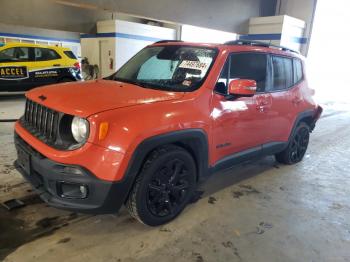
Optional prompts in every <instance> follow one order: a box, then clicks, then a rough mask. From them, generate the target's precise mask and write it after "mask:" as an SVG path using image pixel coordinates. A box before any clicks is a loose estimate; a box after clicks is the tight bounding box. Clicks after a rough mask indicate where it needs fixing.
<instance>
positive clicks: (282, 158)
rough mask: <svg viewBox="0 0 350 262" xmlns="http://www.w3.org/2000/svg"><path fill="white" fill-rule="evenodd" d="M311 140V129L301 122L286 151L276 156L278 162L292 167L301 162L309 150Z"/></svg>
mask: <svg viewBox="0 0 350 262" xmlns="http://www.w3.org/2000/svg"><path fill="white" fill-rule="evenodd" d="M309 138H310V127H309V126H308V125H307V124H306V123H304V122H301V123H300V124H299V125H298V127H297V128H296V130H295V132H294V134H293V135H292V137H291V139H290V141H289V144H288V146H287V148H286V149H284V150H283V151H282V152H280V153H278V154H276V155H275V158H276V160H277V161H278V162H280V163H283V164H287V165H292V164H296V163H298V162H300V161H301V160H302V159H303V157H304V155H305V153H306V150H307V147H308V144H309Z"/></svg>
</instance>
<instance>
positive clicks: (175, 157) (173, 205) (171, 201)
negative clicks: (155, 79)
mask: <svg viewBox="0 0 350 262" xmlns="http://www.w3.org/2000/svg"><path fill="white" fill-rule="evenodd" d="M195 186H196V164H195V162H194V160H193V157H192V156H191V154H190V153H189V152H188V151H186V150H185V149H183V148H182V147H179V146H175V145H167V146H163V147H161V148H159V149H156V150H155V151H153V152H152V153H151V155H150V156H149V157H148V158H147V160H146V161H145V163H144V165H143V168H142V170H141V172H140V174H139V176H138V177H137V179H136V182H135V185H134V186H133V188H132V190H131V193H130V195H129V198H128V200H127V203H126V207H127V209H128V210H129V213H130V214H131V215H132V216H133V217H134V218H136V219H137V220H139V221H140V222H141V223H143V224H146V225H149V226H158V225H162V224H165V223H167V222H169V221H171V220H172V219H174V218H175V217H176V216H177V215H179V214H180V213H181V211H182V210H183V209H184V208H185V206H186V205H187V203H188V202H189V201H190V199H191V197H192V195H193V192H194V189H195Z"/></svg>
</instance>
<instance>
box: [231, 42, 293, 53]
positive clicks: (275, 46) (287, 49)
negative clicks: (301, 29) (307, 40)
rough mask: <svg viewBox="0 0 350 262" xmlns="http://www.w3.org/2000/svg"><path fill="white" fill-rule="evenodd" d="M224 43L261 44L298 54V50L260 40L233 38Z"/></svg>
mask: <svg viewBox="0 0 350 262" xmlns="http://www.w3.org/2000/svg"><path fill="white" fill-rule="evenodd" d="M225 45H249V46H261V47H267V48H277V49H280V50H282V51H289V52H292V53H297V54H299V52H298V51H296V50H293V49H290V48H287V47H284V46H278V45H272V44H269V43H265V42H260V41H251V40H234V41H228V42H226V43H225Z"/></svg>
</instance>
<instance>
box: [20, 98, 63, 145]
mask: <svg viewBox="0 0 350 262" xmlns="http://www.w3.org/2000/svg"><path fill="white" fill-rule="evenodd" d="M59 116H60V113H59V112H57V111H55V110H52V109H50V108H47V107H45V106H43V105H40V104H38V103H36V102H34V101H32V100H29V99H27V101H26V106H25V111H24V116H23V117H22V118H21V124H22V125H23V127H24V128H26V129H27V130H28V131H29V132H30V133H31V134H33V135H34V136H36V137H38V138H39V139H40V140H43V141H44V142H45V143H47V144H50V145H52V144H54V143H55V142H56V139H57V134H58V123H59Z"/></svg>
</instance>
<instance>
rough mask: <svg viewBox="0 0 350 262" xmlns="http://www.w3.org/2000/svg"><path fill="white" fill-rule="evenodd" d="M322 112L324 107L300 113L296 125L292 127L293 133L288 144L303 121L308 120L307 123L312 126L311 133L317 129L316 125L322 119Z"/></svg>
mask: <svg viewBox="0 0 350 262" xmlns="http://www.w3.org/2000/svg"><path fill="white" fill-rule="evenodd" d="M322 110H323V109H322V107H320V106H318V107H317V109H316V110H314V109H311V110H306V111H304V112H301V113H299V114H298V116H297V117H296V119H295V121H294V125H293V127H292V130H291V132H290V135H289V138H288V142H289V141H290V139H291V137H292V136H293V134H294V132H295V130H296V128H297V126H298V124H299V123H300V122H301V121H302V120H303V119H305V120H306V121H305V122H306V123H307V124H309V125H310V129H311V131H313V129H314V128H315V125H316V121H317V120H318V119H319V118H320V116H321V114H322Z"/></svg>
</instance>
